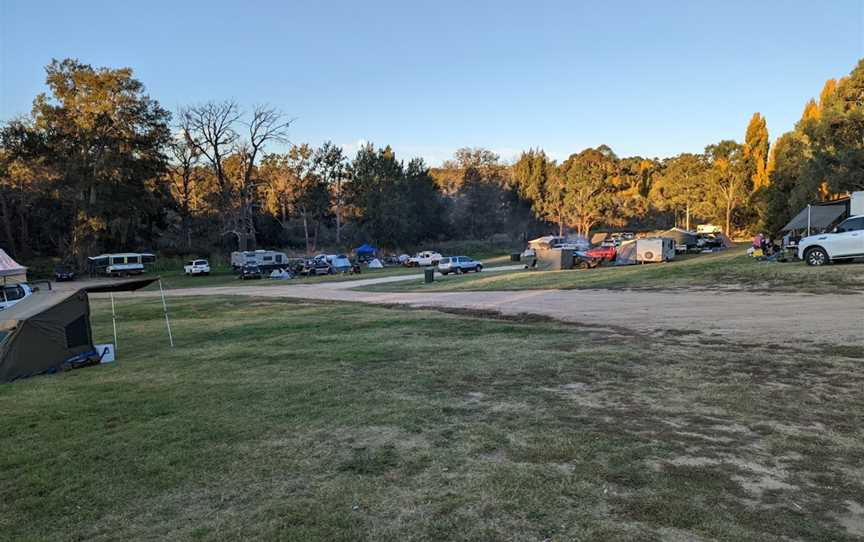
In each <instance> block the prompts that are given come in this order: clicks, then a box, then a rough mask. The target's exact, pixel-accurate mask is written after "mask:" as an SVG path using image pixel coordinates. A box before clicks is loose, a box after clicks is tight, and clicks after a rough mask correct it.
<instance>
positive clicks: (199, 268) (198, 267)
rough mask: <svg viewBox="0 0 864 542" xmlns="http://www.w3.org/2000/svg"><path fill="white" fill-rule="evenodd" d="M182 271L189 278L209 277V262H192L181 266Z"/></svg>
mask: <svg viewBox="0 0 864 542" xmlns="http://www.w3.org/2000/svg"><path fill="white" fill-rule="evenodd" d="M183 271H184V272H185V273H186V274H187V275H190V276H194V275H209V274H210V262H208V261H207V260H192V261H191V262H188V263H187V264H186V265H184V266H183Z"/></svg>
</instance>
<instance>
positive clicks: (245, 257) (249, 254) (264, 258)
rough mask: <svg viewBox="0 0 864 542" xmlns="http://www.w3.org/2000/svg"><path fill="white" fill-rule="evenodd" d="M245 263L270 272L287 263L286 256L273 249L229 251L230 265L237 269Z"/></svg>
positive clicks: (244, 265) (241, 267)
mask: <svg viewBox="0 0 864 542" xmlns="http://www.w3.org/2000/svg"><path fill="white" fill-rule="evenodd" d="M247 265H256V266H258V268H259V269H260V270H261V271H265V272H268V273H269V272H270V271H273V270H274V269H281V268H283V267H285V266H287V265H288V256H286V255H285V253H284V252H276V251H275V250H244V251H240V252H238V251H235V252H232V253H231V267H233V268H234V271H239V270H240V269H243V268H244V267H246V266H247Z"/></svg>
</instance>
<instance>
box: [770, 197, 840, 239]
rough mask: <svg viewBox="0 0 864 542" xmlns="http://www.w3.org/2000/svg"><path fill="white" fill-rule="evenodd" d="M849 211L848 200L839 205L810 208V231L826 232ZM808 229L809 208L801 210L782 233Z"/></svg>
mask: <svg viewBox="0 0 864 542" xmlns="http://www.w3.org/2000/svg"><path fill="white" fill-rule="evenodd" d="M848 210H849V202H848V200H844V201H839V202H837V203H828V204H823V205H811V206H810V229H812V230H820V231H821V230H825V229H827V228H828V226H830V225H831V224H833V223H834V222H836V221H837V219H839V218H840V217H841V216H843V214H844V213H846V212H847V211H848ZM806 229H807V207H804V208H803V209H801V212H800V213H798V214H797V215H795V217H794V218H793V219H792V220H790V221H789V223H788V224H786V225H785V226H783V229H781V230H780V231H792V230H806Z"/></svg>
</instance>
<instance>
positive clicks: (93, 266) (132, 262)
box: [87, 252, 156, 277]
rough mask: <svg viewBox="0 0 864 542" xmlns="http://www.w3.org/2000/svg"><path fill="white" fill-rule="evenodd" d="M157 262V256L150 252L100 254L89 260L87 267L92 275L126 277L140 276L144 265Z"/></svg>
mask: <svg viewBox="0 0 864 542" xmlns="http://www.w3.org/2000/svg"><path fill="white" fill-rule="evenodd" d="M155 261H156V256H155V255H154V254H151V253H149V252H121V253H116V254H100V255H99V256H91V257H89V258H87V267H88V268H89V272H90V274H91V275H109V276H121V277H122V276H126V275H140V274H141V273H143V272H144V265H145V264H150V263H153V262H155Z"/></svg>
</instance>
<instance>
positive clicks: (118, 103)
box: [32, 59, 170, 263]
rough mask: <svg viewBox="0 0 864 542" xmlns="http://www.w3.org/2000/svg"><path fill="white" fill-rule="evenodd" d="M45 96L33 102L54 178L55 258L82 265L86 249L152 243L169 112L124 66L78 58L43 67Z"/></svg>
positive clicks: (159, 204)
mask: <svg viewBox="0 0 864 542" xmlns="http://www.w3.org/2000/svg"><path fill="white" fill-rule="evenodd" d="M46 73H47V78H46V83H47V85H48V88H49V91H50V94H49V93H43V94H39V95H38V96H37V97H36V100H35V101H34V103H33V112H32V116H33V127H34V130H35V131H37V132H38V133H39V134H40V139H41V149H40V151H39V155H40V157H41V163H42V164H43V165H44V166H45V167H48V168H50V169H51V170H52V171H53V172H54V173H55V174H56V176H57V180H56V182H54V183H52V188H53V189H55V190H57V194H58V196H59V197H58V199H57V202H58V204H59V205H58V207H59V208H58V210H57V212H58V213H60V214H61V215H62V217H63V218H62V219H63V220H64V221H65V222H66V223H67V227H66V228H65V231H61V232H59V233H58V238H57V240H56V241H57V246H58V250H59V252H61V253H70V254H74V255H75V256H76V257H77V258H78V260H79V262H80V263H83V258H84V256H85V255H86V253H88V252H93V251H97V250H105V249H123V248H128V247H130V246H141V245H143V244H145V243H150V242H152V240H153V238H154V236H155V231H156V227H157V226H158V222H159V221H160V219H161V214H162V209H163V202H164V201H165V199H166V198H167V197H170V196H169V195H168V194H167V193H165V192H162V191H161V188H160V187H161V185H160V183H159V182H158V179H161V178H163V177H164V173H165V170H166V166H167V158H166V156H165V154H164V149H165V147H166V145H167V143H168V141H169V140H170V130H169V128H168V121H169V119H170V114H169V113H168V112H167V111H165V110H164V109H163V108H162V107H161V106H160V105H159V103H158V102H156V101H155V100H153V99H151V98H150V97H149V96H147V95H146V94H145V93H144V86H143V85H142V84H141V82H140V81H138V80H137V79H135V78H133V77H132V70H131V69H129V68H119V69H111V68H93V67H92V66H90V65H88V64H83V63H81V62H79V61H77V60H73V59H66V60H63V61H58V60H54V61H52V63H51V64H49V65H48V66H47V67H46Z"/></svg>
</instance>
